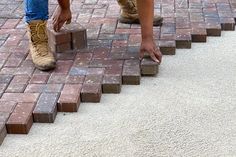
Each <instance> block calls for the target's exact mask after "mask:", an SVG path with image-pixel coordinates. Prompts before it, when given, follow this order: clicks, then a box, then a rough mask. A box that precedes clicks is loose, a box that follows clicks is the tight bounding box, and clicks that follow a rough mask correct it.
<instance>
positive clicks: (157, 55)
mask: <svg viewBox="0 0 236 157" xmlns="http://www.w3.org/2000/svg"><path fill="white" fill-rule="evenodd" d="M154 54H155V56H156V58H157V59H158V60H159V62H160V63H161V61H162V53H161V51H160V49H156V50H155V51H154Z"/></svg>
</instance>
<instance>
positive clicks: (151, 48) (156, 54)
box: [140, 39, 162, 64]
mask: <svg viewBox="0 0 236 157" xmlns="http://www.w3.org/2000/svg"><path fill="white" fill-rule="evenodd" d="M146 54H148V55H149V56H150V57H151V58H152V60H153V61H155V62H157V63H159V64H160V63H161V60H162V53H161V51H160V49H159V48H158V47H157V46H156V44H155V43H154V42H153V40H152V39H151V40H149V39H147V40H142V43H141V47H140V58H141V59H142V58H143V57H144V55H146Z"/></svg>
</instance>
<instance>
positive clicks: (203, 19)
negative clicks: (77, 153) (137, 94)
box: [0, 0, 236, 143]
mask: <svg viewBox="0 0 236 157" xmlns="http://www.w3.org/2000/svg"><path fill="white" fill-rule="evenodd" d="M71 3H72V5H71V8H72V10H73V18H74V20H75V21H76V22H79V23H80V24H81V25H83V27H85V28H87V37H88V41H87V44H88V48H87V49H81V50H78V51H66V52H58V53H57V59H58V61H57V68H56V69H55V70H54V71H49V72H42V71H39V70H37V69H35V67H34V66H33V64H32V61H31V58H30V55H29V54H28V51H29V50H28V38H27V35H26V30H25V26H24V22H23V20H22V17H23V16H22V15H23V11H22V1H19V0H17V1H14V0H11V1H9V0H8V1H6V0H4V1H2V2H0V7H3V8H4V7H6V8H11V9H4V10H2V11H1V12H4V14H3V13H2V14H1V15H3V16H0V27H1V29H0V68H1V70H0V97H1V99H0V143H2V141H3V140H4V138H5V136H6V134H7V133H14V134H16V133H20V134H26V133H28V132H29V130H30V127H31V126H32V124H33V122H40V123H53V122H54V120H55V118H56V114H57V112H77V111H78V109H79V105H80V103H81V102H99V101H100V99H101V96H102V93H120V92H121V91H122V88H121V87H122V84H128V85H138V84H140V81H141V76H142V75H151V76H155V75H156V74H157V73H158V68H159V66H158V64H156V63H154V62H153V61H152V60H150V58H144V59H143V60H142V61H139V54H138V51H139V45H140V42H141V32H140V26H139V25H129V24H121V23H119V22H117V17H118V16H119V12H120V11H119V9H118V5H117V2H116V1H115V0H114V1H103V0H73V1H72V2H71ZM55 8H56V1H50V10H51V13H52V12H53V11H54V10H55ZM114 8H117V9H114ZM155 13H157V14H161V15H162V16H163V17H164V22H163V25H162V26H161V27H155V28H154V34H155V35H154V38H155V39H156V41H157V44H158V45H159V46H160V49H161V51H162V53H163V54H165V55H174V54H175V53H176V48H191V43H192V42H206V41H207V36H220V35H221V31H222V30H234V29H235V19H236V2H235V1H234V0H175V1H174V0H165V1H163V0H155ZM9 15H11V16H9ZM52 37H53V36H52ZM72 38H73V37H72V36H71V35H70V36H68V39H70V40H71V39H72ZM63 39H66V38H63ZM61 42H62V41H61ZM84 42H85V41H84ZM55 43H56V42H54V43H53V44H54V50H55V51H62V50H64V49H63V48H66V46H65V45H66V44H65V45H64V46H65V47H63V46H61V47H62V49H61V48H60V47H59V48H58V46H57V45H56V44H55ZM62 43H67V40H66V41H63V42H62ZM68 45H69V46H68ZM71 45H73V41H70V42H68V43H67V48H68V47H70V48H73V46H71Z"/></svg>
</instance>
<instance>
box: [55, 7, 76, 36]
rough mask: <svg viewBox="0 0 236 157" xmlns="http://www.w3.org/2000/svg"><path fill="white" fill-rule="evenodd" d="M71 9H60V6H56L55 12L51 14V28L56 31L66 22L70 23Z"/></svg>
mask: <svg viewBox="0 0 236 157" xmlns="http://www.w3.org/2000/svg"><path fill="white" fill-rule="evenodd" d="M71 18H72V16H71V11H70V9H61V7H57V9H56V11H55V13H54V14H53V19H52V21H53V29H54V30H55V31H56V32H58V31H60V29H61V27H62V26H63V25H64V24H65V23H66V24H70V23H71Z"/></svg>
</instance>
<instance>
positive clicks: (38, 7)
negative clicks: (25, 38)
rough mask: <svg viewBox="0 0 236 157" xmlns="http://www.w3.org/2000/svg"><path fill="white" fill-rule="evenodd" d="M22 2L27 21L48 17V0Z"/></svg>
mask: <svg viewBox="0 0 236 157" xmlns="http://www.w3.org/2000/svg"><path fill="white" fill-rule="evenodd" d="M24 4H25V20H26V22H27V23H29V22H30V21H32V20H47V19H48V0H24Z"/></svg>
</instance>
